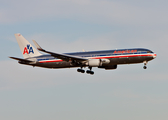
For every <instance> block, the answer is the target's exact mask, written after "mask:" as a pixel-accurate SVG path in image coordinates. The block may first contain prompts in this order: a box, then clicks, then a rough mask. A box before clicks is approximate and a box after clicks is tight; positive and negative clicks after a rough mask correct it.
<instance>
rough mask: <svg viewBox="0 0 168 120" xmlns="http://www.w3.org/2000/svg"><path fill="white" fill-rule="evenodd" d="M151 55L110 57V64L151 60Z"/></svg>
mask: <svg viewBox="0 0 168 120" xmlns="http://www.w3.org/2000/svg"><path fill="white" fill-rule="evenodd" d="M152 59H153V57H152V56H137V57H120V58H111V59H110V65H116V64H132V63H142V62H144V61H150V60H152Z"/></svg>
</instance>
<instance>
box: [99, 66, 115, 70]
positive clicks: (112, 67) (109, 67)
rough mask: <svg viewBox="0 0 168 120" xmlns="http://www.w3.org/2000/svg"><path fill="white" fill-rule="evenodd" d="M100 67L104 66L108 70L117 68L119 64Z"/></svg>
mask: <svg viewBox="0 0 168 120" xmlns="http://www.w3.org/2000/svg"><path fill="white" fill-rule="evenodd" d="M98 68H104V69H106V70H111V69H117V65H110V66H99V67H98Z"/></svg>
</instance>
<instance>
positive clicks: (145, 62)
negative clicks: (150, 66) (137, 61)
mask: <svg viewBox="0 0 168 120" xmlns="http://www.w3.org/2000/svg"><path fill="white" fill-rule="evenodd" d="M143 63H144V66H143V68H144V69H147V66H146V65H147V63H148V62H147V61H144V62H143Z"/></svg>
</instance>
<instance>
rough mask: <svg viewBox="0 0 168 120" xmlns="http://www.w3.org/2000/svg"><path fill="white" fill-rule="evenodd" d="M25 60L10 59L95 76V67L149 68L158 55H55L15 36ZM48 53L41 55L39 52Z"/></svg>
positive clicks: (117, 52)
mask: <svg viewBox="0 0 168 120" xmlns="http://www.w3.org/2000/svg"><path fill="white" fill-rule="evenodd" d="M15 37H16V40H17V42H18V44H19V47H20V50H21V52H22V55H23V57H24V59H22V58H17V57H10V58H11V59H14V60H17V61H18V63H20V64H24V65H30V66H33V67H36V66H37V67H43V68H51V69H57V68H74V67H78V69H77V72H80V73H85V70H84V69H83V68H85V67H88V70H87V71H86V73H87V74H91V75H93V74H94V71H92V68H93V67H98V68H102V69H105V70H113V69H117V66H118V65H121V64H135V63H144V66H143V68H144V69H146V68H147V63H148V62H149V61H151V60H152V59H154V58H156V53H154V52H152V51H151V50H149V49H145V48H132V49H115V50H103V51H84V52H75V53H55V52H51V51H47V50H45V49H43V48H42V47H40V46H39V44H38V43H37V42H36V41H35V40H33V42H34V44H35V46H36V48H37V49H35V48H34V47H33V46H32V45H31V44H30V43H29V42H28V41H27V40H26V39H25V38H24V37H23V36H22V35H21V34H20V33H17V34H15ZM38 50H39V51H41V52H44V53H47V54H41V53H40V52H39V51H38Z"/></svg>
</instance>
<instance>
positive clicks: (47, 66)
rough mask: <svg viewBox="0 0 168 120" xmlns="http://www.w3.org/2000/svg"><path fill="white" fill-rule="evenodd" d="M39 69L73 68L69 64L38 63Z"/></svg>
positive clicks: (64, 62)
mask: <svg viewBox="0 0 168 120" xmlns="http://www.w3.org/2000/svg"><path fill="white" fill-rule="evenodd" d="M38 66H39V67H45V68H69V67H73V66H72V65H71V64H70V62H66V61H63V62H50V63H40V64H38Z"/></svg>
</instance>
